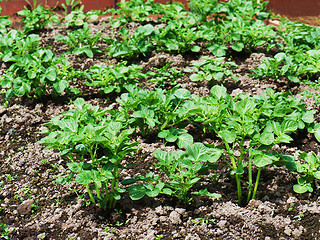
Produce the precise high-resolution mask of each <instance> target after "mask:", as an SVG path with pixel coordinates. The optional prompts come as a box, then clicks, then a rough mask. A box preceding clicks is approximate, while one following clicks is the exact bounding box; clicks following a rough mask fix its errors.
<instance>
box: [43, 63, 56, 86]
mask: <svg viewBox="0 0 320 240" xmlns="http://www.w3.org/2000/svg"><path fill="white" fill-rule="evenodd" d="M45 76H46V78H47V79H49V80H50V81H55V80H56V78H57V71H56V68H55V67H54V66H51V67H49V68H48V69H47V70H46V73H45ZM57 92H58V91H57Z"/></svg>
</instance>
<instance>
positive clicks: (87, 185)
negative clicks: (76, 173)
mask: <svg viewBox="0 0 320 240" xmlns="http://www.w3.org/2000/svg"><path fill="white" fill-rule="evenodd" d="M85 186H86V189H87V191H88V193H89V196H90V200H91V202H93V203H94V204H96V201H95V200H94V197H93V194H92V192H91V190H90V187H89V184H85Z"/></svg>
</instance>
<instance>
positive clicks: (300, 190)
mask: <svg viewBox="0 0 320 240" xmlns="http://www.w3.org/2000/svg"><path fill="white" fill-rule="evenodd" d="M293 191H295V192H296V193H300V194H302V193H305V192H307V191H308V187H307V186H305V185H299V184H295V185H294V186H293Z"/></svg>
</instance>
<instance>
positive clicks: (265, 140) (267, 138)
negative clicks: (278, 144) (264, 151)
mask: <svg viewBox="0 0 320 240" xmlns="http://www.w3.org/2000/svg"><path fill="white" fill-rule="evenodd" d="M273 141H274V134H273V133H270V132H263V133H262V134H261V136H260V138H259V142H260V143H261V144H263V145H271V144H272V143H273Z"/></svg>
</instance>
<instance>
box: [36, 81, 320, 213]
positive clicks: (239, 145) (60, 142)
mask: <svg viewBox="0 0 320 240" xmlns="http://www.w3.org/2000/svg"><path fill="white" fill-rule="evenodd" d="M127 89H128V93H124V94H122V95H121V98H119V99H117V101H118V102H119V103H120V104H121V105H122V106H121V107H120V108H119V109H116V110H114V109H110V108H106V109H99V107H98V106H96V107H94V108H92V106H91V105H85V104H84V100H83V99H77V100H76V101H75V103H74V104H75V106H76V109H71V110H69V111H68V112H66V113H64V114H63V118H61V117H60V116H57V117H55V118H53V119H52V120H51V121H50V122H49V123H47V124H45V125H46V126H48V127H49V128H48V129H46V130H44V131H43V132H42V133H45V134H48V136H46V137H44V138H43V139H42V140H40V141H39V143H41V144H45V145H47V147H46V148H56V149H59V150H60V151H61V156H62V157H64V158H65V159H67V160H68V161H69V162H68V163H67V166H68V167H69V169H70V171H71V174H70V175H69V176H67V177H66V178H61V179H60V180H59V182H61V183H63V182H65V181H71V180H72V179H73V176H74V175H75V178H74V180H75V181H76V182H78V183H80V184H83V185H85V186H86V188H87V191H88V193H89V195H90V199H91V201H92V202H94V203H95V202H96V201H97V202H98V203H99V206H100V207H102V208H106V207H111V208H112V207H114V206H115V205H114V204H115V201H116V200H119V199H120V193H122V192H124V191H125V189H124V188H123V187H121V186H120V185H119V181H120V179H119V174H120V171H121V169H123V168H125V167H126V166H122V165H121V161H122V160H123V159H124V157H125V156H126V155H131V154H132V152H133V151H134V150H135V149H134V148H133V147H134V146H136V145H138V143H136V142H130V141H129V136H130V135H131V134H133V133H134V132H135V131H137V130H138V129H139V131H138V133H139V132H140V133H141V134H142V136H146V135H147V134H150V133H151V132H153V133H154V132H156V133H158V136H159V138H165V139H166V140H167V141H170V142H175V141H177V146H179V147H181V148H182V149H185V151H183V150H178V151H175V152H171V153H167V152H164V151H160V150H157V151H156V152H155V153H154V156H155V157H156V158H157V159H158V160H159V162H158V163H157V164H156V167H157V168H159V170H160V171H163V172H164V173H165V174H166V175H167V177H168V179H169V181H163V180H160V179H159V176H157V175H156V174H155V173H154V172H152V173H150V174H148V175H147V176H138V177H136V178H132V179H125V180H123V181H122V184H123V185H130V187H129V195H130V197H131V198H132V199H134V200H136V199H140V198H141V197H143V196H144V195H145V194H146V195H148V196H149V197H155V196H157V195H158V194H159V193H163V194H168V195H173V196H176V197H178V198H179V199H180V200H182V201H184V202H189V201H190V200H191V199H192V198H191V197H190V196H189V193H188V191H189V190H190V189H191V188H192V186H193V185H194V184H195V183H196V182H197V181H199V180H200V178H199V176H200V175H203V174H206V173H208V170H209V169H212V168H216V165H214V164H213V163H215V162H217V160H218V159H219V158H222V159H223V160H224V161H225V162H226V163H227V166H228V167H229V168H230V170H231V172H230V174H231V176H232V177H234V178H235V179H236V182H237V189H238V202H239V203H243V200H242V198H243V195H244V194H243V193H242V192H243V188H244V186H242V184H241V182H242V181H241V179H242V178H243V177H244V174H245V172H247V173H248V176H247V177H248V179H247V184H246V188H247V191H246V194H245V195H246V196H247V200H246V201H247V202H248V201H249V200H251V199H254V198H255V196H256V193H257V189H258V184H259V180H260V174H261V171H262V169H263V168H264V167H267V166H272V165H278V166H286V167H287V168H288V169H289V170H292V171H296V170H297V169H298V171H299V172H303V171H302V170H301V169H303V166H302V165H301V164H300V165H299V164H298V168H297V163H296V162H295V161H294V157H293V156H288V155H283V154H279V153H277V152H276V151H274V150H273V149H272V147H273V146H275V145H276V144H282V143H290V142H291V141H293V139H292V137H291V136H290V135H292V134H294V133H296V132H297V131H298V130H299V129H301V130H305V131H307V129H308V127H309V126H310V125H311V124H312V123H313V122H314V114H315V110H308V111H307V110H306V109H305V104H304V103H303V102H302V101H301V100H299V99H296V98H293V97H291V96H288V93H283V94H280V93H274V92H273V91H272V90H271V89H267V92H268V95H266V94H264V95H260V96H254V97H249V96H246V95H244V94H240V95H238V96H236V97H234V98H232V97H231V96H230V95H229V94H227V92H226V88H224V87H222V86H218V85H217V86H214V87H213V88H212V89H211V93H212V94H211V95H210V96H209V97H208V98H205V97H199V96H197V95H192V94H190V92H189V91H188V90H186V89H183V88H179V87H178V86H177V87H174V88H173V89H171V90H169V91H164V90H162V89H156V90H155V91H151V90H144V89H141V88H139V87H136V86H133V85H130V86H128V87H127ZM106 113H108V114H107V115H106ZM188 124H193V125H194V126H198V127H199V129H203V130H204V131H206V132H209V133H211V134H212V136H213V137H219V138H220V140H221V141H222V142H223V145H221V146H215V145H213V144H206V143H194V142H193V138H192V136H191V137H190V134H188V133H187V131H186V130H184V127H186V125H188ZM179 130H180V131H179ZM236 150H239V151H240V154H239V155H237V154H236V152H237V151H236ZM303 156H304V155H303ZM312 156H313V155H312ZM304 158H305V159H308V160H309V159H310V157H305V156H304ZM127 162H129V160H128V159H127ZM254 166H255V167H257V168H258V171H257V174H256V177H255V180H254V176H253V169H254ZM307 175H308V174H307ZM307 175H306V176H303V177H302V178H301V180H299V181H298V185H296V186H295V190H296V191H298V192H299V191H300V192H301V191H302V190H305V189H307V190H311V188H310V187H311V185H312V184H313V179H312V178H311V177H310V176H309V175H310V174H309V175H308V177H307ZM316 176H317V175H316ZM316 176H315V177H316ZM109 182H110V183H109ZM136 182H142V183H138V184H134V183H136ZM91 183H93V185H92V186H91V187H93V188H94V189H95V190H94V191H95V194H96V198H95V197H94V196H93V190H92V189H91V187H90V186H89V184H91ZM108 183H109V184H108ZM132 184H133V185H132ZM195 194H199V195H207V196H215V197H217V196H218V195H217V194H213V193H209V192H208V191H207V190H206V189H202V190H201V191H198V192H195Z"/></svg>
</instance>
